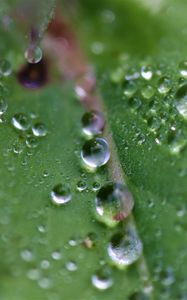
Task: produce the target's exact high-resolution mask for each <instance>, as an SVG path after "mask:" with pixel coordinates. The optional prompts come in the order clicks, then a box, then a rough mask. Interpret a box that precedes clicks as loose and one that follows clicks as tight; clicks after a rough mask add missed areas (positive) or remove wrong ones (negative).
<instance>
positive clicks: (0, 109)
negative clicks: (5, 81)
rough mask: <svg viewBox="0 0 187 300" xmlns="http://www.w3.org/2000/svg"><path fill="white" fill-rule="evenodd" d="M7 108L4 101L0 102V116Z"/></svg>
mask: <svg viewBox="0 0 187 300" xmlns="http://www.w3.org/2000/svg"><path fill="white" fill-rule="evenodd" d="M7 108H8V104H7V102H6V101H5V100H3V99H1V100H0V116H1V115H3V114H4V113H5V112H6V110H7Z"/></svg>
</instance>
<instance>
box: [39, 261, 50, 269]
mask: <svg viewBox="0 0 187 300" xmlns="http://www.w3.org/2000/svg"><path fill="white" fill-rule="evenodd" d="M40 266H41V268H42V269H44V270H46V269H49V267H50V262H49V261H48V260H46V259H43V260H42V261H41V263H40Z"/></svg>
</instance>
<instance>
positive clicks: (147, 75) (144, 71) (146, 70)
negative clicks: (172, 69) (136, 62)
mask: <svg viewBox="0 0 187 300" xmlns="http://www.w3.org/2000/svg"><path fill="white" fill-rule="evenodd" d="M141 76H142V77H143V78H144V79H145V80H151V78H152V76H153V70H152V67H151V66H149V65H147V66H143V67H142V68H141Z"/></svg>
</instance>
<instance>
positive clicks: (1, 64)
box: [0, 59, 12, 76]
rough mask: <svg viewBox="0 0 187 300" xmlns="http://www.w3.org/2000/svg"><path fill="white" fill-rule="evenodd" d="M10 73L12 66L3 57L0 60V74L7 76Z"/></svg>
mask: <svg viewBox="0 0 187 300" xmlns="http://www.w3.org/2000/svg"><path fill="white" fill-rule="evenodd" d="M11 73H12V67H11V64H10V62H9V61H8V60H6V59H3V60H1V61H0V75H2V76H9V75H10V74H11Z"/></svg>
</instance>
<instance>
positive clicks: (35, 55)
mask: <svg viewBox="0 0 187 300" xmlns="http://www.w3.org/2000/svg"><path fill="white" fill-rule="evenodd" d="M25 58H26V60H27V61H28V63H30V64H37V63H39V62H40V61H41V59H42V50H41V48H40V47H38V46H36V47H35V46H34V47H33V46H32V47H29V48H28V49H27V50H26V51H25Z"/></svg>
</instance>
